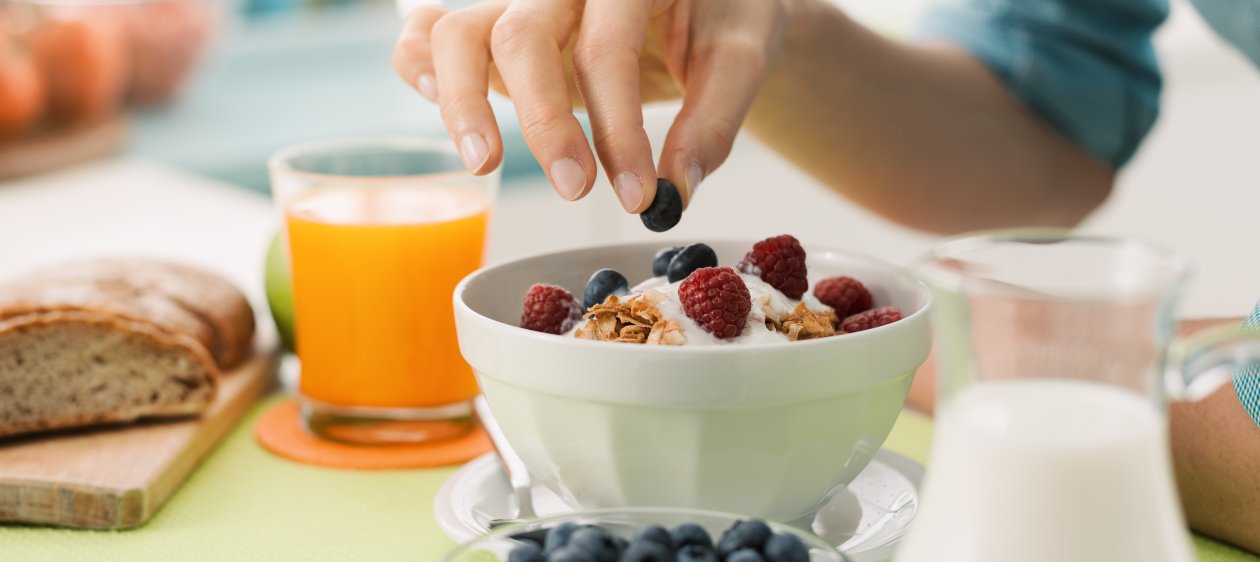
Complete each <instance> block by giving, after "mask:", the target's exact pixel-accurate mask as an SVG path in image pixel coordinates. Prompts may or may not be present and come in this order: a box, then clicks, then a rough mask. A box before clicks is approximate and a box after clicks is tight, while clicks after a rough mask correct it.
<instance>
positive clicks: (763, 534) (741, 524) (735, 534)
mask: <svg viewBox="0 0 1260 562" xmlns="http://www.w3.org/2000/svg"><path fill="white" fill-rule="evenodd" d="M769 538H770V527H768V526H766V524H765V523H764V522H761V521H757V520H755V519H748V520H744V521H736V522H735V524H734V525H731V528H730V529H727V530H726V531H724V532H723V533H722V537H721V538H719V539H718V544H717V552H718V554H719V555H721V556H723V557H726V556H730V554H731V553H732V552H735V551H737V550H739V549H741V548H748V549H752V550H760V549H761V546H762V545H764V544H766V539H769Z"/></svg>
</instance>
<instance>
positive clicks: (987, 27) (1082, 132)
mask: <svg viewBox="0 0 1260 562" xmlns="http://www.w3.org/2000/svg"><path fill="white" fill-rule="evenodd" d="M1167 14H1168V5H1167V0H1036V1H1027V0H955V1H953V2H948V3H943V4H941V5H938V6H936V7H934V8H933V9H932V10H930V11H929V12H928V14H927V15H926V16H925V17H924V19H923V21H922V22H921V24H920V26H919V28H918V30H917V32H916V34H915V35H916V37H917V38H918V39H923V40H939V41H944V42H949V43H953V44H955V45H958V46H959V47H961V48H963V49H965V50H967V51H969V52H970V53H972V54H973V55H974V56H975V57H977V58H978V59H980V60H981V61H982V62H983V63H984V64H985V65H987V66H988V67H989V68H990V69H991V70H992V71H993V72H994V73H995V74H996V75H997V76H998V77H999V78H1000V79H1001V80H1002V81H1003V82H1005V83H1006V85H1007V87H1008V88H1009V89H1010V91H1011V93H1013V94H1014V95H1015V96H1016V97H1017V98H1019V99H1020V100H1021V101H1022V102H1023V103H1024V105H1025V106H1026V107H1027V108H1028V109H1029V110H1031V111H1032V112H1034V113H1035V114H1037V115H1038V116H1039V117H1041V118H1042V120H1044V121H1045V122H1047V123H1048V124H1049V125H1050V126H1052V127H1053V128H1054V129H1056V130H1057V131H1058V132H1059V133H1060V134H1062V135H1063V136H1065V137H1066V138H1067V139H1068V140H1070V141H1071V142H1073V143H1074V144H1076V145H1077V146H1079V147H1080V148H1081V149H1082V150H1085V151H1086V152H1088V153H1089V154H1091V155H1093V156H1094V157H1095V158H1098V159H1099V160H1102V161H1104V162H1107V163H1109V164H1111V165H1112V166H1114V167H1116V168H1119V167H1120V166H1122V165H1123V164H1125V163H1126V162H1128V161H1129V159H1130V158H1131V157H1132V156H1133V154H1134V152H1136V151H1137V148H1138V145H1140V144H1141V142H1142V139H1143V138H1145V136H1146V134H1147V133H1148V132H1149V131H1150V129H1151V126H1152V125H1154V123H1155V118H1156V117H1157V116H1158V113H1159V94H1160V88H1161V86H1162V83H1161V79H1160V74H1159V68H1158V65H1157V63H1156V60H1155V51H1154V47H1153V45H1152V43H1151V37H1152V34H1153V33H1154V30H1155V28H1156V27H1158V26H1159V24H1160V23H1162V22H1163V20H1164V18H1165V17H1166V16H1167Z"/></svg>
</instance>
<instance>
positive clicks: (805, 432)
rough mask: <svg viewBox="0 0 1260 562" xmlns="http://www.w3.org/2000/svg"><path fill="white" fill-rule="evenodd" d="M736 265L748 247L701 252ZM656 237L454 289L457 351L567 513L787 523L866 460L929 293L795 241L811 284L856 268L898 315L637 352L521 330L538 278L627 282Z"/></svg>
mask: <svg viewBox="0 0 1260 562" xmlns="http://www.w3.org/2000/svg"><path fill="white" fill-rule="evenodd" d="M709 244H710V245H711V246H712V247H713V249H714V250H716V251H717V254H718V258H719V262H720V263H721V264H722V265H734V264H736V263H738V261H739V260H740V259H741V258H742V257H743V255H744V254H745V253H746V252H747V251H748V249H749V248H751V247H752V245H753V242H752V241H740V242H720V243H712V242H710V243H709ZM665 245H666V244H662V243H639V244H624V245H614V246H603V247H594V248H585V249H579V250H570V251H562V252H556V253H550V254H545V255H540V256H535V257H530V258H524V259H520V260H516V261H512V262H508V263H504V264H500V265H495V266H491V267H487V268H485V269H482V270H480V271H477V272H475V273H473V274H471V275H469V276H468V277H467V278H465V279H464V280H463V282H461V283H460V284H459V286H458V287H457V288H456V289H455V320H456V326H457V332H458V335H459V344H460V349H461V351H462V352H463V354H464V358H465V359H466V360H467V361H468V363H469V364H471V365H472V367H473V370H474V371H476V373H477V379H478V381H479V382H480V384H481V388H482V391H483V392H484V393H485V396H486V400H487V402H488V403H489V405H490V409H491V411H492V412H493V413H494V416H495V418H496V419H497V420H498V422H499V424H500V425H501V426H502V427H503V432H504V434H505V435H506V437H507V439H508V441H509V442H510V443H511V445H512V447H513V448H514V449H515V450H516V452H517V453H519V454H520V456H521V458H522V459H523V460H524V462H525V464H526V465H527V466H528V467H529V471H530V473H531V474H532V475H533V477H534V478H535V479H537V480H538V481H540V482H541V483H543V484H545V485H546V486H547V487H548V488H550V489H551V490H553V491H554V492H556V493H557V494H558V495H560V497H562V498H565V499H566V500H567V501H569V502H570V503H572V504H573V505H574V507H575V508H583V509H594V508H608V507H634V506H652V507H682V508H695V509H709V510H716V511H726V512H733V513H742V514H746V515H750V516H754V517H764V518H768V519H772V520H778V521H795V520H797V519H800V518H802V517H806V516H809V515H810V514H812V513H813V512H814V511H816V510H817V509H818V508H819V507H820V506H821V505H823V503H825V502H826V501H827V499H828V498H829V497H830V496H831V495H832V494H833V493H835V492H837V491H839V490H841V489H843V487H844V486H845V485H846V484H848V483H849V481H851V480H852V479H853V478H854V477H856V476H857V475H858V473H859V472H861V471H862V469H863V468H864V467H865V466H866V464H867V462H869V461H870V460H871V457H872V455H874V454H875V451H877V450H878V449H879V448H880V446H882V444H883V442H884V438H885V437H887V435H888V431H889V430H890V429H891V428H892V425H893V422H894V421H895V420H896V419H897V414H898V412H899V411H900V410H901V406H902V404H903V402H904V401H905V397H906V392H907V390H908V389H909V387H910V381H911V379H912V377H913V375H914V371H915V369H916V368H918V366H919V365H920V364H922V363H923V361H924V360H925V359H926V358H927V355H928V351H929V348H930V347H931V336H930V335H929V326H928V309H929V308H930V306H931V297H930V296H929V294H928V292H927V291H926V290H925V289H924V288H923V287H922V286H921V285H919V284H918V283H916V282H915V281H913V280H911V279H910V278H909V277H908V276H907V275H905V274H904V272H902V270H900V269H898V268H895V267H893V266H890V265H887V264H884V263H881V262H879V261H876V260H872V259H870V258H866V257H861V256H857V255H853V254H848V253H844V252H838V251H831V250H826V249H822V248H806V252H807V254H808V255H807V265H808V267H809V276H810V284H811V287H812V285H813V283H814V282H815V281H817V280H819V279H822V278H825V277H831V276H835V275H852V276H854V277H856V278H858V279H860V280H862V281H863V283H865V284H866V285H867V287H869V288H870V289H871V292H872V294H873V295H874V297H875V302H876V304H877V305H881V306H882V305H890V304H891V305H896V306H898V307H899V308H901V310H902V311H903V312H905V314H906V317H905V318H904V319H903V320H901V321H900V322H896V323H894V324H889V325H887V326H883V327H880V328H876V329H873V330H868V331H865V332H860V333H856V334H846V335H843V336H839V337H831V338H823V339H818V340H809V341H800V342H782V343H774V344H760V345H718V346H696V347H686V346H682V347H669V346H647V345H633V344H618V343H610V342H598V341H588V340H578V339H575V338H567V337H563V336H555V335H550V334H543V333H539V332H532V331H529V330H524V329H522V328H519V327H517V323H518V322H519V319H520V312H521V299H522V296H523V295H524V294H525V291H526V290H527V289H528V288H529V287H530V285H532V284H534V283H554V284H557V285H561V286H563V287H566V288H568V289H569V290H570V291H572V292H573V293H574V294H576V295H580V294H581V291H582V288H583V286H584V285H585V283H586V280H587V278H588V277H589V276H590V274H591V273H592V272H593V271H595V270H597V269H599V268H603V267H611V268H613V269H616V270H617V271H620V272H622V273H623V274H625V275H626V277H627V278H629V279H630V280H631V283H634V282H636V281H638V280H642V279H646V278H648V277H650V276H651V263H652V256H653V254H654V253H655V252H656V251H657V250H658V249H660V248H661V247H662V246H665Z"/></svg>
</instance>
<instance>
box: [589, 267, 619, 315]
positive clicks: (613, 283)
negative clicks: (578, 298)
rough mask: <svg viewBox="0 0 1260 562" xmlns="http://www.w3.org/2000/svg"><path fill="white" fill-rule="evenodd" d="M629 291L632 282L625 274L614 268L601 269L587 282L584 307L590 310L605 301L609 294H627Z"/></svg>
mask: <svg viewBox="0 0 1260 562" xmlns="http://www.w3.org/2000/svg"><path fill="white" fill-rule="evenodd" d="M629 292H630V282H629V281H627V280H626V276H625V275H622V274H620V273H617V271H615V270H612V269H601V270H599V271H596V272H595V274H594V275H591V279H590V280H589V281H587V282H586V290H585V291H583V292H582V308H584V309H587V310H589V309H590V308H591V307H592V306H595V305H597V304H600V303H602V302H604V300H605V299H607V298H608V295H625V294H626V293H629Z"/></svg>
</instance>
